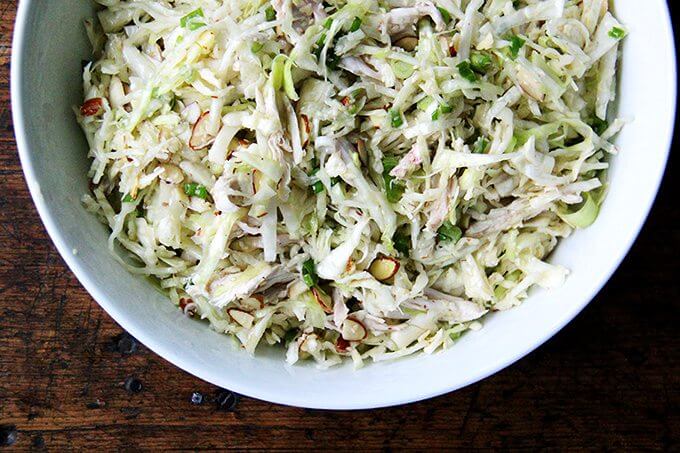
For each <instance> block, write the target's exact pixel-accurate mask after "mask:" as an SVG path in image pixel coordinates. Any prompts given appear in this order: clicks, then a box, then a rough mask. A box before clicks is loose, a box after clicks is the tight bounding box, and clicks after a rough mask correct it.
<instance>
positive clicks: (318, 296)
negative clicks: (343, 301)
mask: <svg viewBox="0 0 680 453" xmlns="http://www.w3.org/2000/svg"><path fill="white" fill-rule="evenodd" d="M312 295H314V299H315V300H316V301H317V302H318V304H319V305H321V308H323V311H325V312H326V313H328V314H330V313H333V300H332V299H331V296H329V295H328V294H326V293H325V292H323V290H321V289H319V288H317V287H314V288H312Z"/></svg>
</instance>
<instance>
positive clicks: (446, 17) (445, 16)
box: [437, 6, 451, 24]
mask: <svg viewBox="0 0 680 453" xmlns="http://www.w3.org/2000/svg"><path fill="white" fill-rule="evenodd" d="M437 9H438V10H439V13H440V14H441V15H442V19H444V22H445V23H447V24H448V23H449V22H451V13H450V12H448V10H446V9H444V8H442V7H440V6H438V7H437Z"/></svg>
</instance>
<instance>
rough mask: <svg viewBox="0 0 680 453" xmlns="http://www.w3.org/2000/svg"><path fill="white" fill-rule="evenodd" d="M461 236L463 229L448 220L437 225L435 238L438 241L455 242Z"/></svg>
mask: <svg viewBox="0 0 680 453" xmlns="http://www.w3.org/2000/svg"><path fill="white" fill-rule="evenodd" d="M462 237H463V231H462V230H461V229H460V228H459V227H457V226H456V225H453V224H452V223H451V222H449V221H448V220H447V221H445V222H444V223H443V224H442V226H440V227H439V230H437V238H438V239H439V241H440V242H453V243H454V244H455V243H456V242H458V241H459V240H460V238H462Z"/></svg>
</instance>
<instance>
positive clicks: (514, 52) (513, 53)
mask: <svg viewBox="0 0 680 453" xmlns="http://www.w3.org/2000/svg"><path fill="white" fill-rule="evenodd" d="M525 43H526V41H525V40H524V39H522V38H520V37H519V36H512V37H510V57H511V58H512V59H513V60H515V59H516V58H517V57H518V56H519V51H520V49H521V48H522V47H524V44H525Z"/></svg>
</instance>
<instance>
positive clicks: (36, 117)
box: [12, 0, 676, 409]
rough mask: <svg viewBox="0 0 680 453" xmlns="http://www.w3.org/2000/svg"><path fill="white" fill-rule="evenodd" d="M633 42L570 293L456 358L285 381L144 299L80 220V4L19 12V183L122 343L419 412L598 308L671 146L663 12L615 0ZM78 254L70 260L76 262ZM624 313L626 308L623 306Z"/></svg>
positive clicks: (236, 386) (245, 377)
mask: <svg viewBox="0 0 680 453" xmlns="http://www.w3.org/2000/svg"><path fill="white" fill-rule="evenodd" d="M615 4H616V10H617V15H618V17H619V19H620V20H621V21H622V22H623V23H624V24H626V26H627V27H628V29H629V30H630V34H629V36H628V37H627V38H626V41H625V45H624V52H623V55H624V58H623V67H622V71H621V84H620V89H619V92H620V98H619V99H620V102H619V113H620V115H622V116H624V117H628V118H631V119H633V120H634V121H633V122H632V124H630V125H629V126H628V127H627V128H626V129H625V130H624V131H623V132H622V133H621V134H620V136H619V137H618V140H617V141H618V145H619V146H620V148H621V150H622V151H621V153H620V155H618V156H616V158H615V159H614V160H613V165H612V170H611V173H610V178H611V186H610V194H609V197H608V198H607V200H606V202H605V203H604V205H603V207H602V212H601V215H600V217H599V219H598V220H597V222H596V223H595V225H593V226H592V227H591V228H589V229H587V230H584V231H579V232H577V233H576V234H574V235H573V236H572V237H570V238H569V239H568V240H565V241H564V242H563V243H562V244H561V245H560V246H559V247H558V249H557V251H556V252H555V253H554V254H553V256H552V261H553V262H556V263H560V264H563V265H565V266H567V267H568V268H570V269H571V270H572V273H571V275H570V276H569V278H568V280H567V282H566V284H565V285H564V286H563V287H562V288H559V289H557V290H554V291H551V292H545V291H535V292H534V293H532V296H531V297H530V299H529V300H527V301H526V302H525V303H524V304H523V305H522V306H521V307H519V308H516V309H514V310H511V311H509V312H504V313H498V314H495V315H493V316H490V317H488V318H487V319H486V320H485V321H484V328H483V329H482V330H480V331H478V332H471V333H469V334H466V335H464V336H463V337H462V338H461V339H460V341H458V343H457V344H456V345H455V346H454V347H452V348H451V349H449V350H447V351H445V352H443V353H438V354H434V355H418V356H415V357H412V358H408V359H404V360H400V361H395V362H391V363H377V364H370V365H369V366H367V367H365V368H364V369H361V370H359V371H356V372H355V371H353V370H352V368H351V366H345V367H340V368H335V369H331V370H328V371H319V370H317V369H315V368H314V367H312V366H294V367H289V366H286V365H285V364H284V361H283V359H282V354H281V352H280V351H276V350H268V349H266V348H265V349H264V350H261V351H258V354H257V356H256V357H254V358H253V357H250V356H248V355H247V354H246V353H245V352H243V351H242V350H240V349H239V348H238V347H237V346H236V345H235V343H234V341H233V340H231V339H230V338H229V337H227V336H224V335H220V334H217V333H215V332H213V331H211V330H209V329H208V326H207V325H206V324H204V323H201V322H198V321H194V320H190V319H188V318H186V317H184V316H182V315H181V314H180V312H179V310H177V309H176V308H175V307H174V306H173V305H172V304H171V303H169V301H168V300H166V299H165V298H164V297H163V296H162V295H161V294H159V293H158V292H157V291H156V290H154V289H153V288H152V287H151V285H150V284H149V283H148V282H147V281H145V280H143V279H141V278H138V277H135V276H133V275H131V274H129V273H128V272H126V271H125V270H124V269H123V268H122V267H120V266H119V265H118V263H117V262H116V261H114V259H113V258H112V257H111V255H109V252H108V251H107V248H106V239H107V235H108V233H107V230H106V228H105V227H104V226H103V225H102V224H100V223H99V222H98V221H97V220H96V219H95V217H94V216H92V215H90V214H88V213H87V212H85V210H84V209H83V206H82V205H81V203H80V197H81V195H82V194H84V193H86V192H87V190H88V181H87V177H86V173H87V168H88V161H87V158H86V152H87V148H86V143H85V140H84V138H83V136H82V134H81V132H80V130H79V128H78V126H77V125H76V122H75V119H74V116H73V113H72V110H71V106H72V105H76V104H79V102H80V101H81V96H82V94H81V81H80V70H81V59H88V58H89V55H90V54H89V46H88V43H87V39H86V37H85V32H84V29H83V26H82V21H83V20H84V19H85V18H86V17H90V16H91V15H92V12H93V10H92V7H91V4H90V2H85V1H83V0H59V1H42V0H22V1H21V2H20V3H19V12H18V16H17V23H16V31H15V38H14V48H13V54H12V107H13V113H14V127H15V131H16V138H17V142H18V146H19V154H20V156H21V161H22V163H23V168H24V172H25V175H26V180H27V182H28V185H29V187H30V190H31V194H32V195H33V200H34V201H35V204H36V206H37V208H38V211H39V212H40V216H41V217H42V220H43V222H44V223H45V226H46V228H47V231H48V232H49V234H50V236H51V237H52V240H53V241H54V243H55V244H56V246H57V248H58V249H59V252H60V253H61V255H62V257H63V258H64V260H65V261H66V262H67V263H68V265H69V267H70V268H71V269H72V270H73V272H74V273H75V274H76V276H77V277H78V279H79V280H80V282H81V283H82V284H83V286H85V288H86V289H87V290H88V291H89V292H90V294H92V296H93V297H94V298H95V299H96V300H97V302H99V304H100V305H101V306H102V307H103V308H104V309H105V310H106V311H107V312H108V313H109V314H110V315H111V316H112V317H113V318H114V319H115V320H116V321H117V322H118V323H119V324H120V325H121V326H122V327H123V328H125V329H126V330H128V331H129V332H130V333H131V334H132V335H134V336H135V337H137V338H138V339H139V340H140V341H141V342H142V343H144V344H145V345H146V346H148V347H149V348H150V349H152V350H153V351H155V352H156V353H157V354H159V355H161V356H162V357H164V358H165V359H167V360H169V361H170V362H172V363H174V364H175V365H177V366H178V367H180V368H182V369H184V370H186V371H188V372H189V373H192V374H194V375H196V376H198V377H200V378H202V379H205V380H206V381H210V382H212V383H213V384H216V385H219V386H221V387H225V388H228V389H230V390H233V391H236V392H238V393H242V394H244V395H248V396H251V397H255V398H259V399H263V400H267V401H272V402H276V403H282V404H289V405H294V406H303V407H310V408H326V409H360V408H374V407H382V406H390V405H395V404H401V403H407V402H411V401H417V400H421V399H424V398H429V397H432V396H436V395H440V394H442V393H446V392H450V391H452V390H456V389H458V388H461V387H463V386H466V385H468V384H471V383H473V382H476V381H478V380H480V379H482V378H484V377H486V376H489V375H490V374H492V373H495V372H496V371H498V370H500V369H502V368H503V367H506V366H508V365H509V364H511V363H512V362H514V361H516V360H518V359H519V358H521V357H522V356H524V355H525V354H527V353H528V352H530V351H531V350H533V349H534V348H536V347H537V346H539V345H540V344H542V343H543V342H544V341H546V340H547V339H548V338H549V337H550V336H552V335H553V334H555V333H556V332H557V331H559V330H560V329H561V328H562V327H563V326H564V325H565V324H566V323H567V322H569V321H570V320H571V319H572V318H573V317H574V316H576V314H577V313H579V311H581V309H583V307H584V306H585V305H586V304H587V303H588V302H589V301H590V300H591V299H592V298H593V297H594V296H595V295H596V294H597V292H598V291H599V290H600V288H601V287H602V286H603V285H604V283H605V282H606V281H607V279H608V278H609V277H610V276H611V274H612V273H613V272H614V270H615V269H616V267H617V266H618V265H619V263H620V262H621V260H622V259H623V257H624V256H625V254H626V253H627V251H628V249H629V248H630V246H631V245H632V243H633V241H634V239H635V237H636V236H637V234H638V232H639V230H640V228H641V226H642V224H643V222H644V220H645V218H646V216H647V214H648V212H649V209H650V207H651V205H652V202H653V200H654V197H655V195H656V193H657V189H658V186H659V183H660V181H661V178H662V175H663V172H664V167H665V164H666V160H667V157H668V150H669V145H670V140H671V135H672V129H673V122H674V110H675V100H676V97H675V96H676V85H675V83H676V75H675V51H674V44H673V35H672V30H671V23H670V19H669V14H668V10H667V6H666V2H665V1H664V0H646V1H644V2H641V1H639V0H617V1H615ZM74 250H77V253H74ZM622 302H624V301H622Z"/></svg>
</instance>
